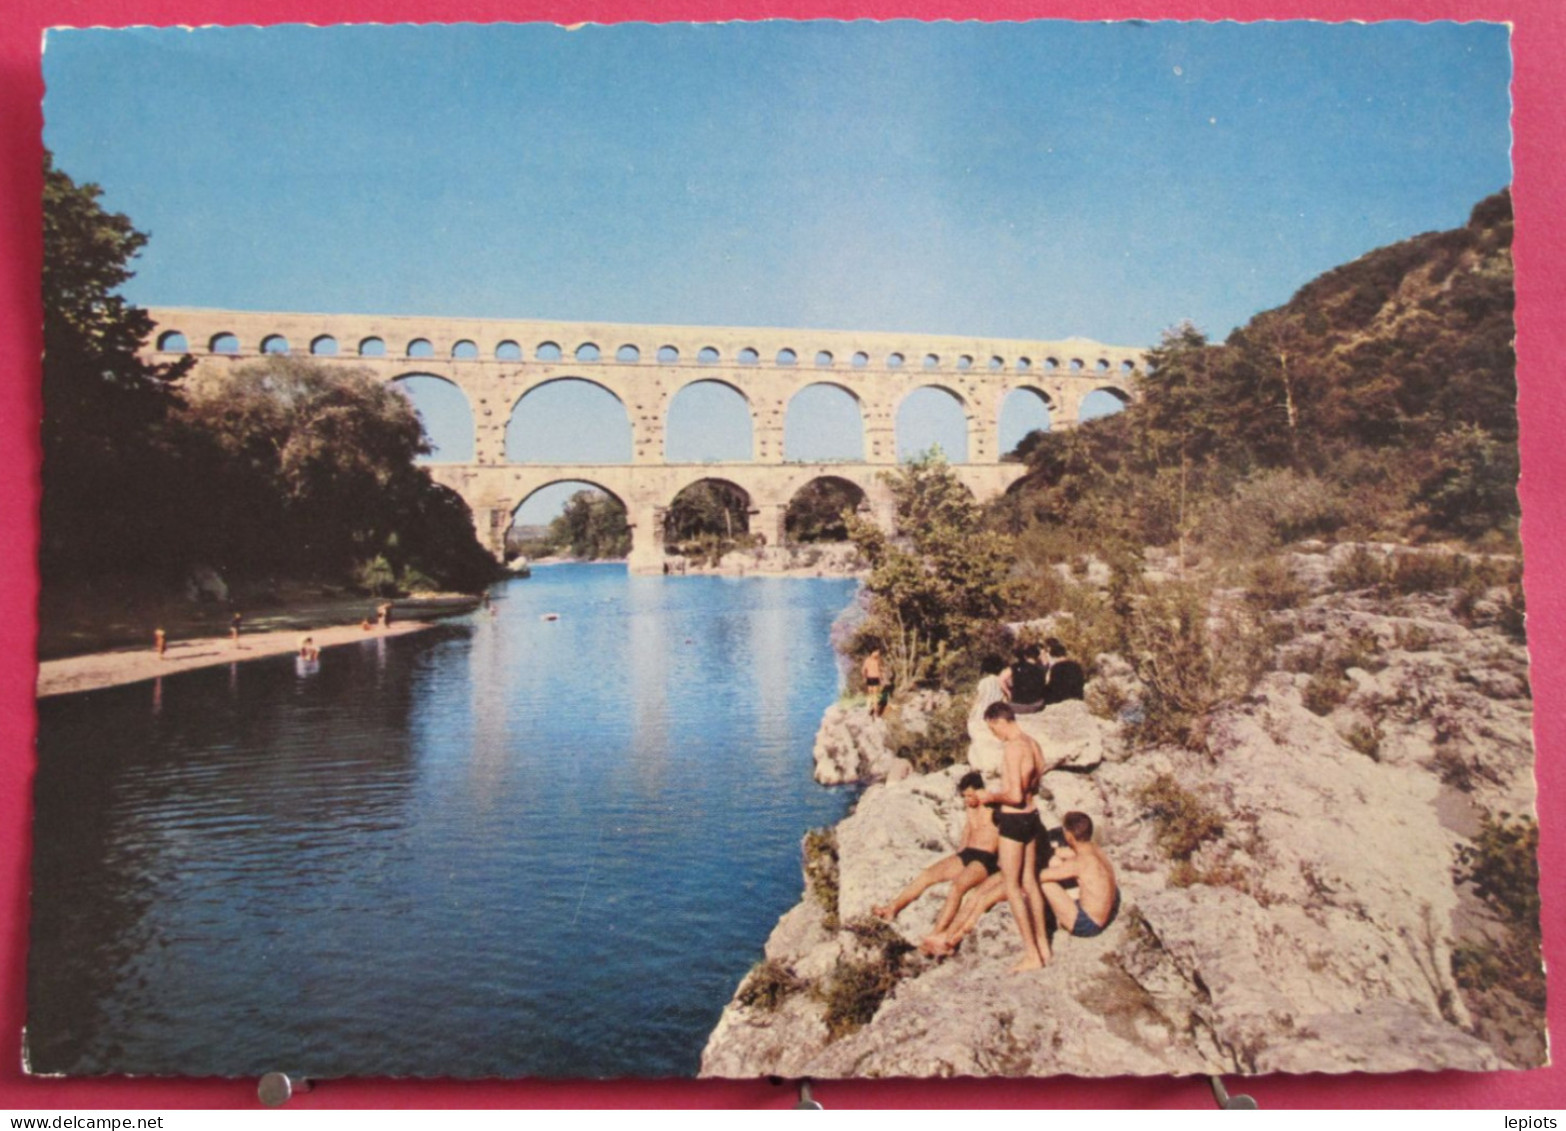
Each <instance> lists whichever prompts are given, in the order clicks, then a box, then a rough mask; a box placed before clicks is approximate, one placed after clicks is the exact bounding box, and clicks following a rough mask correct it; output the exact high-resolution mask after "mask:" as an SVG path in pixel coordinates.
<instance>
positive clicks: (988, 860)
mask: <svg viewBox="0 0 1566 1131" xmlns="http://www.w3.org/2000/svg"><path fill="white" fill-rule="evenodd" d="M957 859H959V860H961V861H962V866H963V867H964V868H966V867H967V866H968V865H969V864H983V865H984V873H985V875H988V876H993V875H994V874H995V873H996V872H999V871H1000V859H999V858H998V857H997V856H996V855H995V853H993V852H986V851H985V850H984V849H982V848H965V849H963V850H962V851H961V852H959V853H958V854H957Z"/></svg>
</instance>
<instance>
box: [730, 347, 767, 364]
mask: <svg viewBox="0 0 1566 1131" xmlns="http://www.w3.org/2000/svg"><path fill="white" fill-rule="evenodd" d="M735 359H736V360H737V361H738V362H739V363H740V364H741V365H755V364H756V363H757V362H758V361H760V360H761V355H760V354H759V353H757V352H756V351H755V350H753V349H752V348H751V347H750V346H746V347H745V348H744V349H742V350H740V351H739V353H738V354H736V355H735Z"/></svg>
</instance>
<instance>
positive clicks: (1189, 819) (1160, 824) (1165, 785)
mask: <svg viewBox="0 0 1566 1131" xmlns="http://www.w3.org/2000/svg"><path fill="white" fill-rule="evenodd" d="M1136 801H1137V804H1138V805H1139V806H1140V807H1141V810H1142V815H1143V816H1144V817H1146V818H1148V819H1149V820H1151V821H1152V822H1153V823H1154V825H1155V827H1156V829H1157V832H1156V834H1155V837H1156V839H1157V841H1158V847H1159V848H1160V849H1162V850H1163V853H1164V855H1165V856H1167V857H1169V859H1170V860H1174V861H1188V860H1190V858H1191V854H1192V853H1194V852H1195V851H1196V850H1197V849H1198V848H1200V847H1201V846H1202V845H1203V844H1205V843H1206V842H1208V841H1210V840H1217V839H1218V838H1219V837H1221V836H1223V831H1224V822H1223V817H1222V816H1220V815H1219V813H1218V811H1217V810H1216V809H1214V808H1213V807H1212V806H1211V805H1209V804H1207V803H1206V802H1205V801H1203V800H1202V798H1200V797H1198V796H1197V795H1196V794H1194V793H1192V792H1191V791H1190V790H1188V789H1186V788H1185V787H1184V786H1182V785H1181V784H1180V783H1179V782H1178V781H1176V780H1175V777H1174V775H1173V774H1159V775H1158V776H1157V777H1156V778H1154V779H1153V780H1152V781H1151V782H1148V783H1147V784H1146V785H1144V786H1143V787H1142V788H1141V789H1140V790H1138V791H1137V794H1136Z"/></svg>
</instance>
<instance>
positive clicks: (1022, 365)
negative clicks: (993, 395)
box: [1017, 357, 1033, 373]
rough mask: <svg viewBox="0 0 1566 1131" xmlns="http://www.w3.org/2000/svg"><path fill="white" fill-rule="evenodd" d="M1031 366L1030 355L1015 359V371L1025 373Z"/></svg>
mask: <svg viewBox="0 0 1566 1131" xmlns="http://www.w3.org/2000/svg"><path fill="white" fill-rule="evenodd" d="M1032 368H1033V359H1032V358H1031V357H1019V358H1018V359H1017V372H1018V373H1027V372H1029V371H1030V370H1031V369H1032Z"/></svg>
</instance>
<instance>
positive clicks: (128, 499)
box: [42, 155, 191, 580]
mask: <svg viewBox="0 0 1566 1131" xmlns="http://www.w3.org/2000/svg"><path fill="white" fill-rule="evenodd" d="M102 195H103V191H102V189H100V188H99V187H98V186H97V185H94V184H86V185H77V184H76V183H75V182H74V181H73V180H72V179H71V178H70V177H69V176H68V175H66V174H65V173H64V172H62V171H60V170H58V169H56V168H54V164H53V160H52V158H51V157H50V156H48V155H45V158H44V201H43V204H44V209H43V211H44V261H43V305H44V357H43V410H44V419H43V429H42V441H43V459H44V470H43V499H42V526H43V553H42V556H43V560H44V563H45V565H46V566H47V568H46V569H45V571H44V576H45V579H46V580H48V579H50V578H51V577H55V576H58V575H59V574H60V573H61V572H76V571H80V570H83V569H90V568H93V563H94V561H95V559H98V558H100V557H101V556H102V554H103V553H104V550H105V547H106V546H107V547H111V548H112V552H113V553H114V554H116V555H118V556H119V559H120V561H121V562H122V563H132V562H141V563H149V564H163V563H166V562H167V561H168V560H169V559H170V557H171V556H173V555H174V554H176V553H177V551H178V549H179V548H180V547H179V542H180V538H179V536H178V533H179V530H180V528H181V526H182V522H181V514H180V512H181V510H182V507H181V494H180V489H179V488H180V479H181V475H180V472H181V467H180V461H179V459H178V458H177V454H176V453H173V452H171V451H170V443H171V438H170V437H169V435H168V434H167V425H168V419H169V413H170V411H171V410H172V409H174V408H175V407H177V405H178V403H179V402H178V397H177V396H176V395H175V394H174V393H173V392H172V391H171V389H170V382H172V381H174V380H175V379H177V378H178V377H180V376H181V375H182V374H184V373H185V372H186V371H187V370H188V369H189V367H190V365H191V360H190V358H188V357H186V358H181V359H180V360H179V361H177V362H173V363H156V362H149V361H147V360H145V359H143V358H142V357H141V355H140V353H139V352H138V351H140V349H141V348H142V346H143V345H144V344H145V342H146V340H147V337H148V335H149V334H150V333H151V332H152V320H151V318H149V317H148V315H147V313H146V312H145V311H143V310H140V309H139V308H137V307H135V306H132V305H131V304H130V303H128V302H127V301H126V300H125V298H124V297H123V296H122V295H120V294H118V293H117V291H118V289H119V288H120V287H121V286H122V285H123V284H124V283H125V282H126V281H127V280H129V279H130V278H131V277H132V276H133V272H132V271H131V270H130V263H131V261H132V260H133V259H134V258H135V257H136V255H137V254H138V253H139V252H140V251H141V249H142V248H143V247H144V246H145V245H146V242H147V237H146V236H145V235H144V234H143V233H141V232H139V231H137V230H136V229H135V227H134V226H132V224H131V221H130V220H129V218H127V217H126V216H124V215H122V214H120V213H114V212H106V211H105V210H104V209H103V207H102V206H101V205H100V204H99V198H100V197H101V196H102Z"/></svg>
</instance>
